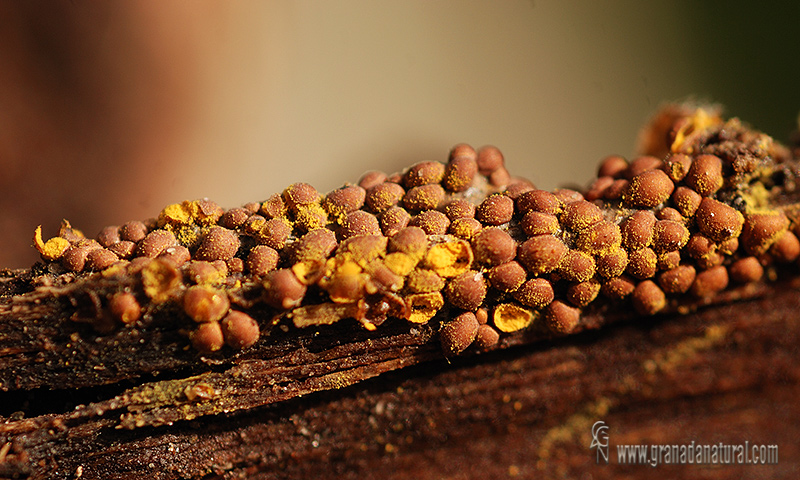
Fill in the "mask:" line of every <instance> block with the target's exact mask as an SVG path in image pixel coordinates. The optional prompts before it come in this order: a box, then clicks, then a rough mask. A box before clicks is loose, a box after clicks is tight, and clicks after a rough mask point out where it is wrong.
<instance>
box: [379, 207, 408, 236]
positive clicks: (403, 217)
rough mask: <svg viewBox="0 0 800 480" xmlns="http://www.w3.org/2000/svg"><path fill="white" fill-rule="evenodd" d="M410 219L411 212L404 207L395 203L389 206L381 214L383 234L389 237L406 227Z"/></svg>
mask: <svg viewBox="0 0 800 480" xmlns="http://www.w3.org/2000/svg"><path fill="white" fill-rule="evenodd" d="M410 221H411V214H409V213H408V211H406V209H405V208H403V207H398V206H397V205H395V206H394V207H389V209H387V210H386V211H384V212H383V213H382V214H381V217H380V224H381V231H382V232H383V234H384V235H385V236H387V237H391V236H392V235H394V234H396V233H397V232H399V231H400V230H402V229H403V228H406V227H407V226H408V222H410Z"/></svg>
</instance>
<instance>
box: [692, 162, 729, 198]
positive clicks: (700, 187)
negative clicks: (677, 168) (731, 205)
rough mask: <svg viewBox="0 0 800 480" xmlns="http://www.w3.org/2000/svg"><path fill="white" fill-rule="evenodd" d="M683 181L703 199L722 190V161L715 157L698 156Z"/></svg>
mask: <svg viewBox="0 0 800 480" xmlns="http://www.w3.org/2000/svg"><path fill="white" fill-rule="evenodd" d="M683 181H684V182H685V183H686V185H688V186H689V187H690V188H691V189H693V190H694V191H695V192H697V193H699V194H700V195H701V196H703V197H708V196H709V195H713V194H714V193H716V191H717V190H719V189H720V188H722V183H723V178H722V160H720V158H719V157H717V156H715V155H698V156H697V157H696V158H695V159H694V160H693V161H692V166H691V167H690V168H689V172H688V173H687V174H686V177H685V178H684V179H683Z"/></svg>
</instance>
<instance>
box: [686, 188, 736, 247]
mask: <svg viewBox="0 0 800 480" xmlns="http://www.w3.org/2000/svg"><path fill="white" fill-rule="evenodd" d="M695 220H696V221H697V228H699V229H700V231H701V232H703V234H705V235H706V236H707V237H708V238H710V239H712V240H715V241H717V242H720V241H723V240H727V239H729V238H731V237H738V236H739V233H741V231H742V226H743V225H744V217H743V216H742V214H741V213H740V212H739V211H738V210H736V209H735V208H733V207H731V206H729V205H726V204H724V203H722V202H720V201H718V200H714V199H712V198H704V199H703V201H702V202H700V206H699V207H697V212H696V213H695Z"/></svg>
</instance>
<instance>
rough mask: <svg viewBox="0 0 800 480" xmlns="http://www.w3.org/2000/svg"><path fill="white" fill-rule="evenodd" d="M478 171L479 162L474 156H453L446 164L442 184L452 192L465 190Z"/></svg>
mask: <svg viewBox="0 0 800 480" xmlns="http://www.w3.org/2000/svg"><path fill="white" fill-rule="evenodd" d="M477 173H478V163H477V162H476V161H475V159H474V158H470V157H465V156H459V157H455V158H452V159H451V160H450V161H449V162H447V165H446V166H445V169H444V177H443V178H442V186H443V187H444V188H446V189H447V190H449V191H451V192H463V191H464V190H466V189H468V188H469V187H470V185H472V182H473V180H474V179H475V175H476V174H477Z"/></svg>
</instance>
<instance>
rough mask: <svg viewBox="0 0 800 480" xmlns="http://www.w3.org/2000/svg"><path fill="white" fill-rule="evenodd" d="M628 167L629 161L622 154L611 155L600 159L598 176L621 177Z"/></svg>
mask: <svg viewBox="0 0 800 480" xmlns="http://www.w3.org/2000/svg"><path fill="white" fill-rule="evenodd" d="M627 169H628V161H627V160H625V157H623V156H620V155H609V156H607V157H605V158H604V159H602V160H601V161H600V167H599V168H598V169H597V176H598V177H611V178H620V177H621V176H622V175H624V173H625V170H627Z"/></svg>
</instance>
